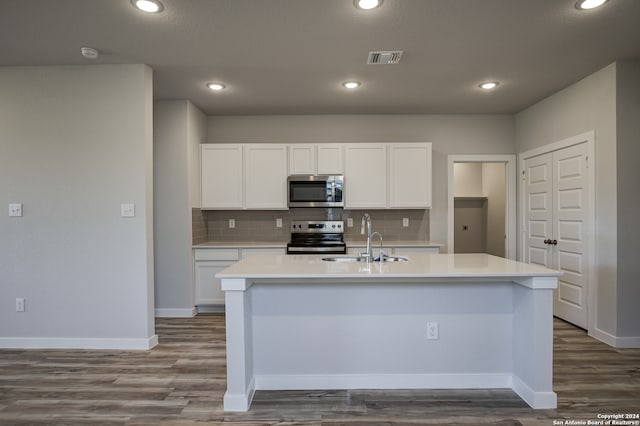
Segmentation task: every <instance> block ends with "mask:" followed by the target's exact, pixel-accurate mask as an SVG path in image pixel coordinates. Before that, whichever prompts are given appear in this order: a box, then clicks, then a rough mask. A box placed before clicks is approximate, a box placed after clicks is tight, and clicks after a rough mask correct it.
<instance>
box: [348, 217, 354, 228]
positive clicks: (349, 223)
mask: <svg viewBox="0 0 640 426" xmlns="http://www.w3.org/2000/svg"><path fill="white" fill-rule="evenodd" d="M347 227H348V228H353V218H352V217H348V218H347Z"/></svg>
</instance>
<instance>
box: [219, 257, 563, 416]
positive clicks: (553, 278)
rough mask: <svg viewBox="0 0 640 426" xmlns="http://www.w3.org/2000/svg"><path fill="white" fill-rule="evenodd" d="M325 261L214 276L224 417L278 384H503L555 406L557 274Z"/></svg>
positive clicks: (484, 265)
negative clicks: (219, 294)
mask: <svg viewBox="0 0 640 426" xmlns="http://www.w3.org/2000/svg"><path fill="white" fill-rule="evenodd" d="M323 257H324V256H320V255H310V256H306V255H300V256H291V255H289V256H287V255H265V256H252V257H250V258H247V259H244V260H242V261H240V262H238V263H235V264H234V265H232V266H230V267H228V268H227V269H225V270H223V271H221V272H220V273H218V274H217V275H216V277H218V278H221V280H222V289H223V291H224V292H225V303H226V308H225V309H226V326H227V391H226V393H225V396H224V409H225V411H247V410H248V409H249V407H250V405H251V400H252V398H253V394H254V392H255V390H284V389H309V390H311V389H409V388H413V389H444V388H511V389H513V390H514V391H515V392H516V393H517V394H518V395H519V396H520V397H521V398H522V399H524V400H525V401H526V402H527V403H528V404H529V405H530V406H531V407H533V408H555V407H556V394H555V393H554V392H553V389H552V352H553V317H552V315H553V314H552V304H553V301H552V295H553V289H554V288H556V287H557V277H558V275H559V273H558V272H556V271H552V270H550V269H546V268H542V267H539V266H536V265H529V264H525V263H520V262H515V261H511V260H507V259H503V258H499V257H495V256H490V255H485V254H414V255H411V256H410V257H409V261H408V262H389V263H386V262H385V263H383V264H380V263H378V262H374V263H362V262H352V263H350V262H327V261H323V260H322V258H323ZM428 326H429V327H430V328H431V333H430V334H431V336H429V337H432V338H433V337H435V339H427V337H428V336H427V334H428V330H427V329H428ZM433 332H435V336H434V333H433Z"/></svg>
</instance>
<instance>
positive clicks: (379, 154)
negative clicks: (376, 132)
mask: <svg viewBox="0 0 640 426" xmlns="http://www.w3.org/2000/svg"><path fill="white" fill-rule="evenodd" d="M344 179H345V181H344V184H345V191H344V198H345V208H348V209H363V208H386V207H387V145H386V144H382V143H376V144H347V145H346V147H345V178H344Z"/></svg>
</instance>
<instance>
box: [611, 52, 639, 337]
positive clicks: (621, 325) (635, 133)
mask: <svg viewBox="0 0 640 426" xmlns="http://www.w3.org/2000/svg"><path fill="white" fill-rule="evenodd" d="M616 71H617V75H616V79H617V90H616V108H617V112H618V123H617V138H618V139H617V144H616V148H617V151H616V167H617V171H618V173H617V180H618V216H617V220H618V241H617V243H618V336H622V337H623V338H624V337H636V338H640V309H638V301H640V285H639V284H638V280H639V279H640V278H639V277H640V263H639V262H638V259H640V226H638V216H639V215H640V190H639V189H638V188H639V186H640V167H638V161H639V159H640V61H622V62H618V63H617V67H616ZM636 346H640V344H636Z"/></svg>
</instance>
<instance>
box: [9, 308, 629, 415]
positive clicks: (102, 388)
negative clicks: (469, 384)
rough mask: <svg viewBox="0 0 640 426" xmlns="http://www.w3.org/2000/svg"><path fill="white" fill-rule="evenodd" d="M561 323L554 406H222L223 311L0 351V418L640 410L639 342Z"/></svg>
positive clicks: (501, 397) (446, 399)
mask: <svg viewBox="0 0 640 426" xmlns="http://www.w3.org/2000/svg"><path fill="white" fill-rule="evenodd" d="M554 327H555V332H554V390H555V391H556V392H557V394H558V408H557V409H556V410H533V409H531V408H530V407H529V406H528V405H527V404H526V403H525V402H524V401H522V400H521V399H520V398H519V397H518V396H517V395H516V394H515V393H513V392H512V391H511V390H504V389H487V390H475V389H472V390H393V391H388V390H384V391H380V390H352V391H343V390H338V391H268V392H267V391H259V392H257V393H256V396H255V399H254V402H253V405H252V408H251V411H249V412H248V413H224V412H223V411H222V396H223V394H224V391H225V389H226V377H225V374H226V373H225V362H226V361H225V329H224V316H223V315H216V314H213V315H198V316H196V317H195V318H188V319H184V318H158V319H157V320H156V330H157V334H158V336H159V341H160V344H159V345H158V346H156V347H155V348H154V349H152V350H150V351H93V350H92V351H86V350H0V424H1V425H27V424H29V425H32V424H33V425H36V424H47V425H97V424H100V425H156V424H167V425H196V424H211V425H218V424H225V425H227V424H228V425H236V426H238V425H244V426H259V425H280V426H288V425H309V426H310V425H314V426H334V425H363V426H364V425H499V426H511V425H525V426H527V425H536V426H537V425H553V424H554V421H556V422H560V423H555V424H563V421H564V419H568V420H574V421H579V420H584V421H585V424H586V420H598V418H597V415H598V414H618V413H631V414H638V413H640V350H638V349H626V350H621V349H615V348H611V347H609V346H607V345H605V344H604V343H600V342H598V341H596V340H594V339H592V338H590V337H588V336H587V335H586V333H585V332H584V331H583V330H580V329H578V328H575V327H573V326H571V325H569V324H567V323H564V322H562V321H559V320H555V322H554ZM567 424H570V423H567Z"/></svg>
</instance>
